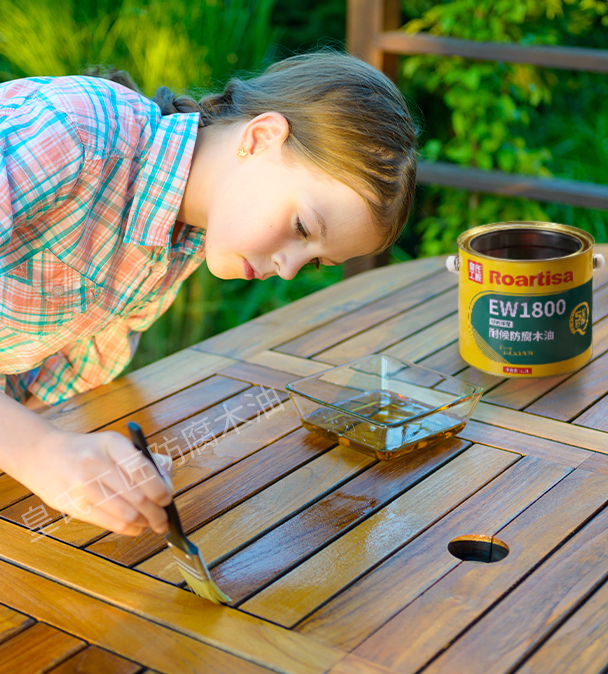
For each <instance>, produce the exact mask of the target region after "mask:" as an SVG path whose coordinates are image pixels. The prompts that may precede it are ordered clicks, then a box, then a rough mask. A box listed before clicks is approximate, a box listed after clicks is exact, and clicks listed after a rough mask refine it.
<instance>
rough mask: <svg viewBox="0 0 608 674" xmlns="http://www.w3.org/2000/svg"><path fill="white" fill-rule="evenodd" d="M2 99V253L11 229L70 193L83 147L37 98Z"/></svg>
mask: <svg viewBox="0 0 608 674" xmlns="http://www.w3.org/2000/svg"><path fill="white" fill-rule="evenodd" d="M10 100H11V99H9V100H8V102H5V101H0V252H1V251H2V249H3V248H5V247H6V245H7V244H8V242H9V241H10V240H11V238H12V236H13V233H14V231H15V230H16V229H17V228H18V227H19V226H21V225H25V224H27V223H28V222H29V221H31V220H32V219H34V218H36V219H40V218H41V216H43V214H44V213H45V212H46V211H47V210H48V209H49V208H50V207H52V206H57V205H59V204H61V202H62V201H64V200H65V199H67V197H68V196H69V195H70V193H71V192H72V190H73V188H74V186H75V185H76V183H77V181H78V177H79V175H80V172H81V171H82V167H83V164H84V148H83V146H82V143H81V141H80V138H79V136H78V133H77V131H76V130H75V128H74V126H73V124H72V122H71V121H70V119H69V118H68V116H67V115H66V113H64V112H61V111H59V110H56V109H55V108H54V107H53V106H51V105H49V104H48V103H44V102H40V101H37V100H36V98H35V97H33V98H28V99H27V100H25V101H22V102H21V104H20V105H16V106H11V105H10Z"/></svg>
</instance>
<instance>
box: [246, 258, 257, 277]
mask: <svg viewBox="0 0 608 674" xmlns="http://www.w3.org/2000/svg"><path fill="white" fill-rule="evenodd" d="M243 267H244V268H245V278H246V279H247V280H248V281H251V279H253V278H256V276H257V274H256V273H255V269H254V268H253V267H252V266H251V265H250V264H249V262H247V260H246V259H245V258H243Z"/></svg>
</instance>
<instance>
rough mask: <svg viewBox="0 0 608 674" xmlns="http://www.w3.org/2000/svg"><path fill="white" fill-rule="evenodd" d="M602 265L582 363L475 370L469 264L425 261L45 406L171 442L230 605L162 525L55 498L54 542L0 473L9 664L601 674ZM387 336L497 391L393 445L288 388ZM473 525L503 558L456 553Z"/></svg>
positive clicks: (189, 505) (605, 531) (606, 553)
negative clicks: (313, 415)
mask: <svg viewBox="0 0 608 674" xmlns="http://www.w3.org/2000/svg"><path fill="white" fill-rule="evenodd" d="M598 248H599V249H600V250H601V249H602V247H598ZM603 252H604V254H605V255H607V256H608V247H606V248H605V249H604V251H603ZM594 282H595V305H594V333H593V342H594V356H593V360H592V361H591V362H590V363H589V364H588V365H587V366H586V367H584V368H583V369H582V370H580V371H579V372H576V373H575V374H572V375H569V376H561V377H554V378H551V379H542V380H516V379H501V378H498V377H493V376H489V375H486V374H483V373H481V372H478V371H476V370H474V369H473V368H470V367H467V366H466V364H465V363H464V362H463V361H462V360H461V359H460V357H459V355H458V347H457V330H458V329H457V315H456V304H457V302H456V296H457V288H456V284H457V278H456V276H454V275H453V274H449V273H447V272H446V271H445V269H444V259H443V258H441V259H440V258H430V259H424V260H418V261H414V262H409V263H406V264H402V265H396V266H391V267H388V268H386V267H385V268H382V269H377V270H373V271H371V272H368V273H366V274H362V275H359V276H356V277H353V278H351V279H348V280H347V281H344V282H342V283H339V284H337V285H334V286H332V287H330V288H327V289H325V290H323V291H321V292H319V293H317V294H315V295H312V296H310V297H308V298H305V299H303V300H300V301H298V302H295V303H293V304H291V305H289V306H287V307H284V308H282V309H279V310H278V311H275V312H273V313H270V314H267V315H265V316H262V317H260V318H258V319H256V320H254V321H251V322H250V323H248V324H246V325H243V326H241V327H239V328H235V329H234V330H231V331H229V332H227V333H224V334H222V335H218V336H216V337H213V338H212V339H209V340H207V341H205V342H203V343H201V344H198V345H196V346H194V347H192V348H190V349H187V350H185V351H181V352H179V353H177V354H175V355H173V356H170V357H169V358H166V359H164V360H162V361H160V362H158V363H155V364H154V365H151V366H148V367H146V368H143V369H142V370H139V371H138V372H135V373H134V374H131V375H129V376H127V377H124V378H122V379H120V380H117V381H115V382H113V383H112V384H110V385H108V386H104V387H102V388H100V389H97V390H95V391H92V392H89V393H88V394H84V395H81V396H79V397H77V398H74V399H72V400H70V401H67V402H66V403H64V404H62V405H59V406H57V407H55V408H52V409H51V410H49V411H48V412H46V416H47V417H48V418H50V419H52V420H53V421H54V422H55V423H56V424H57V425H59V426H61V427H63V428H66V429H72V430H78V431H94V430H97V429H101V428H112V429H116V430H118V431H120V432H123V433H125V434H126V429H125V421H126V420H129V419H132V420H135V421H137V422H139V423H140V424H141V425H142V427H143V429H144V431H145V432H146V434H147V435H148V437H149V438H150V440H151V442H153V443H157V445H158V448H159V450H160V451H166V452H169V453H171V454H172V456H173V458H174V465H175V471H174V483H175V489H176V503H177V507H178V509H179V511H180V513H181V515H182V518H183V521H184V525H185V528H186V530H187V532H188V533H189V534H190V538H191V539H192V540H193V541H194V542H195V543H196V544H197V545H198V546H199V547H200V549H201V551H202V552H203V554H204V556H205V558H206V559H207V560H208V562H210V564H211V567H212V574H213V576H214V578H215V580H216V581H217V583H218V584H219V585H220V587H221V588H222V589H223V590H225V591H226V592H227V593H228V594H229V595H230V596H231V597H232V599H233V604H232V606H229V607H227V606H223V607H221V606H215V605H212V604H211V603H209V602H207V601H205V600H202V599H200V598H199V597H197V596H196V595H194V594H192V593H191V592H189V591H188V590H186V589H185V588H184V587H183V583H182V580H181V576H180V575H179V573H178V571H177V569H176V567H175V565H174V564H173V563H172V558H171V555H170V553H169V551H168V550H167V549H166V548H165V547H164V537H163V536H160V535H157V534H154V533H153V532H148V533H145V534H143V535H142V536H140V537H138V538H130V537H125V536H120V535H116V534H113V533H108V532H106V531H103V530H101V529H99V528H97V527H94V526H91V525H88V524H84V523H81V522H78V521H76V520H71V521H70V522H66V521H65V520H64V519H63V518H62V517H61V514H60V513H59V512H55V511H52V510H51V509H49V508H46V511H47V515H48V517H47V519H45V520H44V522H38V524H37V527H38V529H41V528H42V531H43V532H44V533H46V534H47V535H46V536H44V535H42V534H41V533H39V532H37V531H32V528H31V527H32V517H33V514H34V513H41V512H42V510H44V507H43V504H42V503H41V502H40V500H39V499H37V498H36V497H34V496H32V495H31V494H28V492H27V490H25V489H24V488H23V487H22V486H21V485H19V484H18V483H16V482H15V481H14V480H13V479H11V478H10V477H9V476H7V475H1V476H0V518H1V519H0V604H1V605H2V606H0V671H2V672H4V671H7V672H11V673H12V672H17V673H18V674H22V673H24V674H28V673H29V672H42V671H45V672H46V671H52V672H55V673H58V672H61V673H63V674H66V673H67V672H72V671H82V672H104V673H108V672H109V673H118V672H121V673H123V672H124V673H125V674H126V673H127V672H129V673H130V672H133V673H135V672H140V671H142V670H145V671H147V672H149V671H157V672H166V673H167V674H176V673H180V672H214V673H215V672H221V673H224V672H225V673H227V674H233V673H235V672H236V673H238V674H240V673H241V672H242V673H243V674H249V673H251V674H253V673H259V674H261V673H262V672H269V671H273V672H290V673H292V672H293V673H297V674H313V673H318V674H321V673H322V672H331V674H351V673H352V674H380V673H384V674H388V673H390V672H401V673H407V674H413V673H414V672H418V671H424V673H425V674H439V673H447V672H450V673H453V674H475V673H477V672H479V673H480V674H481V673H485V672H493V673H503V672H504V673H507V672H513V671H517V672H518V673H524V672H525V673H526V674H528V673H531V672H534V673H540V672H545V673H547V674H556V673H560V672H573V673H576V674H586V673H591V672H596V673H598V674H599V673H600V672H602V671H605V669H604V668H605V666H606V664H607V663H608V584H606V583H605V582H604V581H605V580H606V579H607V578H608V510H607V509H606V508H605V506H606V504H607V503H608V457H607V456H606V454H608V434H607V432H606V431H608V396H606V393H607V392H608V268H606V269H604V270H602V271H600V272H597V273H596V275H595V279H594ZM375 352H384V353H389V354H393V355H395V356H397V357H401V358H405V359H410V360H415V361H418V362H420V363H423V364H425V365H427V366H429V367H432V368H435V369H437V370H440V371H441V372H444V373H447V374H453V375H456V376H457V377H459V378H461V379H464V380H467V381H471V382H475V383H478V384H481V385H482V386H484V388H485V389H486V393H485V394H484V397H483V399H482V401H481V402H480V403H479V405H478V406H477V408H476V409H475V412H474V414H473V417H472V419H471V420H470V422H469V423H468V424H467V426H466V427H465V429H464V430H463V431H462V432H461V433H460V435H459V436H458V438H454V439H452V440H449V441H447V442H445V443H443V444H442V445H440V446H437V447H435V448H433V449H430V450H427V451H421V452H419V453H418V454H415V455H414V456H410V457H408V458H403V459H401V460H396V461H389V462H378V461H376V460H374V459H371V458H369V457H367V456H364V455H362V454H358V453H356V452H355V451H353V450H352V449H349V448H345V447H341V446H338V447H336V446H332V444H331V443H330V442H328V441H326V440H323V439H321V438H318V437H316V436H314V435H313V434H309V433H308V432H306V431H305V430H303V429H302V428H301V426H300V423H299V420H298V417H297V415H296V414H295V412H294V409H293V406H292V404H291V403H290V402H289V400H288V397H287V395H286V394H285V389H284V386H285V384H286V382H288V381H290V380H293V379H295V378H297V377H299V376H303V375H306V374H309V373H313V372H317V371H319V370H323V369H325V368H327V367H328V366H330V365H332V364H338V363H344V362H346V361H348V360H352V359H354V358H356V357H359V356H363V355H366V354H370V353H375ZM16 449H17V450H18V448H16ZM26 523H29V525H30V528H28V527H27V526H26ZM469 534H477V535H487V536H496V537H497V538H499V539H500V540H502V541H504V542H505V543H506V544H507V545H508V547H509V549H510V553H509V554H508V556H507V557H506V558H505V559H503V560H502V561H500V562H496V563H492V564H489V563H487V564H484V563H478V562H471V561H461V560H459V559H458V558H456V557H454V556H453V555H452V554H450V552H449V551H448V549H447V546H448V543H449V542H450V541H451V540H452V539H454V538H456V537H458V536H462V535H469ZM77 661H80V663H81V664H80V667H81V668H80V669H77V665H76V663H77ZM7 663H9V664H7ZM83 663H85V664H83ZM86 663H88V664H86Z"/></svg>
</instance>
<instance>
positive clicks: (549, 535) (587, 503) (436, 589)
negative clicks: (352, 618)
mask: <svg viewBox="0 0 608 674" xmlns="http://www.w3.org/2000/svg"><path fill="white" fill-rule="evenodd" d="M607 487H608V476H605V475H598V474H593V473H587V474H585V472H584V471H574V472H573V473H571V474H570V475H568V476H567V477H566V478H565V479H564V480H562V481H561V482H560V483H558V484H557V485H556V486H555V487H554V488H553V489H550V490H549V491H548V492H547V493H546V494H544V495H543V496H542V497H541V498H540V499H538V500H537V501H536V502H535V503H533V504H532V505H531V506H530V507H529V508H528V509H527V510H524V511H523V512H522V513H521V514H520V515H518V516H517V517H516V518H515V519H513V520H512V521H511V522H510V523H509V524H507V526H506V527H504V528H503V529H501V530H500V531H498V532H497V533H496V535H497V537H498V538H499V539H500V540H501V541H504V542H505V543H506V544H507V545H508V546H509V548H510V552H509V554H508V555H507V557H506V558H505V559H503V560H501V561H500V562H496V563H494V564H481V563H475V562H461V563H460V564H458V565H457V566H456V567H455V568H454V569H453V570H452V571H451V572H450V573H448V574H446V575H445V576H444V577H443V578H441V579H440V580H439V581H438V582H437V583H436V584H435V585H433V587H431V588H429V589H428V590H427V591H426V592H425V593H424V594H422V595H420V596H419V597H417V598H416V599H415V600H414V601H413V602H412V603H411V604H409V605H408V606H407V607H406V608H405V609H404V610H403V611H401V612H400V613H399V614H397V615H396V616H395V618H393V619H392V620H390V621H389V622H387V623H386V624H384V625H383V626H382V627H381V628H380V629H379V630H378V631H377V632H376V633H375V634H373V635H372V636H371V637H370V638H369V639H367V640H366V641H364V642H363V644H361V646H359V648H357V649H356V651H355V653H356V654H357V655H359V656H361V657H362V658H366V659H368V660H372V661H373V662H377V663H379V664H381V665H384V666H385V667H389V668H391V669H394V670H395V671H398V672H400V674H414V672H416V671H418V670H419V669H422V668H423V667H424V666H425V664H426V663H427V662H429V661H430V660H432V659H433V658H434V657H435V656H436V655H438V654H439V653H441V652H442V651H443V650H444V649H445V646H446V644H448V643H450V644H452V643H454V642H456V644H457V646H456V648H458V642H457V638H458V636H459V634H460V633H462V632H463V631H465V630H466V628H467V627H468V625H470V624H471V623H473V622H474V621H475V620H477V619H478V618H479V617H480V616H481V615H482V614H483V613H484V612H485V611H487V610H488V609H490V607H492V606H493V605H494V604H495V602H497V601H498V600H499V599H501V597H502V595H504V594H506V593H507V592H508V591H510V590H511V588H512V587H513V586H514V585H516V584H517V583H519V582H521V580H522V579H523V578H524V577H525V576H526V575H527V574H528V573H530V571H531V570H532V569H533V568H534V567H535V566H536V565H537V564H539V563H540V562H541V561H542V560H543V558H544V557H545V556H547V555H549V554H550V553H551V552H553V551H554V550H555V548H556V547H558V546H559V545H560V544H561V542H562V540H563V539H564V538H566V537H567V536H569V535H570V534H571V533H572V532H573V531H574V530H576V529H577V528H578V526H579V524H580V522H581V521H583V522H584V521H585V520H586V519H588V518H590V517H592V516H593V515H594V514H595V513H596V511H597V510H598V509H599V508H601V507H602V506H604V504H605V503H606V502H607V501H608V489H607ZM602 517H603V519H604V521H606V520H605V517H604V516H602ZM606 571H607V572H608V567H607V569H606ZM564 580H565V579H564ZM565 584H566V583H564V582H559V581H558V585H561V586H564V585H565ZM447 597H449V598H450V601H446V598H447ZM502 606H503V604H502V603H501V604H499V605H498V607H497V608H496V609H494V612H495V613H496V616H497V617H496V621H495V624H496V625H498V623H499V622H500V620H499V617H498V616H500V615H501V611H502V609H501V607H502ZM536 611H537V607H536V606H535V605H534V604H533V603H530V606H529V607H528V610H527V611H526V614H534V613H536ZM484 622H485V621H484ZM505 632H506V633H507V634H508V629H507V628H506V627H505ZM404 633H407V635H408V639H407V641H406V642H405V643H404V640H403V635H404ZM466 638H467V637H466V636H465V639H466ZM501 641H502V643H503V644H505V646H506V645H507V643H509V638H508V637H507V638H506V639H503V638H502V637H501ZM491 643H492V645H493V646H494V644H495V643H496V642H495V640H492V641H491ZM475 650H477V649H475ZM462 652H463V653H465V652H467V655H468V662H467V664H466V665H463V663H462V661H458V659H457V658H456V662H457V663H458V662H459V666H460V667H461V668H462V669H461V670H460V671H462V672H464V671H466V672H467V673H468V672H471V673H473V671H485V670H480V669H479V664H477V663H473V664H470V661H471V660H472V659H474V658H471V657H470V654H471V650H470V649H468V650H467V649H463V650H462ZM445 660H446V661H450V662H451V661H452V655H451V653H449V652H446V656H445ZM491 660H492V658H486V657H484V658H480V662H483V663H484V666H487V664H488V662H489V661H491ZM514 662H515V659H513V660H511V664H513V663H514ZM439 671H442V670H441V668H440V670H439ZM453 671H458V668H457V666H456V667H455V668H454V669H453ZM492 671H494V670H492Z"/></svg>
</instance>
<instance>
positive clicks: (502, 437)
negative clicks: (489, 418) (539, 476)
mask: <svg viewBox="0 0 608 674" xmlns="http://www.w3.org/2000/svg"><path fill="white" fill-rule="evenodd" d="M458 437H460V438H464V439H465V440H470V441H471V442H484V443H485V444H487V445H491V446H492V447H499V448H500V449H507V450H509V451H511V452H518V453H520V454H523V455H525V456H536V457H537V458H539V459H545V460H546V461H553V462H555V463H560V464H562V465H564V466H572V467H573V468H576V467H577V466H579V465H580V464H581V463H583V462H584V461H586V460H587V459H588V458H589V457H590V456H591V455H593V452H591V451H589V450H587V449H580V448H578V447H572V446H571V445H565V444H563V443H561V442H555V441H554V440H547V439H546V438H539V437H537V436H535V435H530V434H526V433H521V432H518V431H511V430H508V429H506V428H499V427H497V426H492V425H491V424H487V423H480V422H478V421H469V422H468V423H467V425H466V426H465V427H464V428H463V429H462V431H460V433H459V434H458Z"/></svg>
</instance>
